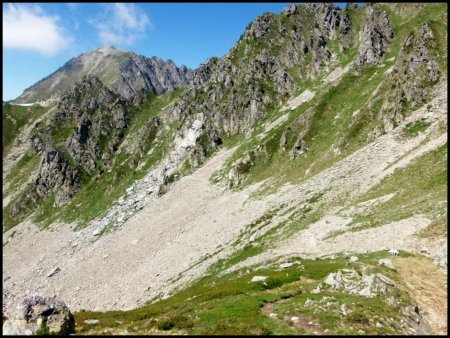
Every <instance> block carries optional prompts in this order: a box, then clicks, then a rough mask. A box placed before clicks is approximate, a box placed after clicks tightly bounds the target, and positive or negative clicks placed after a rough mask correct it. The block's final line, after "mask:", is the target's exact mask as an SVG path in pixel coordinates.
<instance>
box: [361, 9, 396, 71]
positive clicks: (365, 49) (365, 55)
mask: <svg viewBox="0 0 450 338" xmlns="http://www.w3.org/2000/svg"><path fill="white" fill-rule="evenodd" d="M393 37H394V33H393V31H392V27H391V23H390V21H389V17H388V16H387V14H386V12H385V11H381V10H379V9H377V8H374V7H372V6H368V7H367V14H366V23H365V25H364V29H363V31H362V34H361V45H360V47H359V55H358V56H357V57H356V59H355V67H356V69H360V68H361V67H362V66H363V65H368V64H376V63H378V61H380V59H381V57H382V56H383V55H384V54H385V53H386V52H387V51H388V50H389V44H390V42H391V40H392V38H393Z"/></svg>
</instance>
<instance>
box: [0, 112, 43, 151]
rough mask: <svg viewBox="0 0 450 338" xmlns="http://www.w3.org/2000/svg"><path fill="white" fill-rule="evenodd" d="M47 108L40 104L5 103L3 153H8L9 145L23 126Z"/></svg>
mask: <svg viewBox="0 0 450 338" xmlns="http://www.w3.org/2000/svg"><path fill="white" fill-rule="evenodd" d="M46 110H47V108H45V107H42V106H40V105H34V106H29V107H25V106H18V105H13V104H9V103H7V104H5V105H3V116H2V118H3V120H2V122H3V127H2V131H3V147H2V151H3V155H5V154H7V153H8V150H9V147H10V146H11V144H12V142H13V141H14V139H15V138H16V137H17V135H19V133H20V130H21V129H22V127H24V126H25V125H27V124H29V123H32V122H33V121H35V120H36V119H37V118H38V117H39V116H41V115H42V114H43V113H44V112H45V111H46Z"/></svg>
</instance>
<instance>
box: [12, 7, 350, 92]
mask: <svg viewBox="0 0 450 338" xmlns="http://www.w3.org/2000/svg"><path fill="white" fill-rule="evenodd" d="M288 5H289V3H206V4H203V3H196V4H195V3H194V4H192V3H191V4H186V3H147V4H141V3H136V4H131V3H125V4H121V3H103V4H96V3H87V4H81V3H72V4H70V3H57V4H52V3H45V4H37V3H35V4H13V3H11V4H8V3H3V100H4V101H7V100H11V99H14V98H16V97H17V96H19V95H20V94H21V93H22V92H23V90H24V89H25V88H27V87H29V86H30V85H32V84H34V83H36V82H37V81H39V80H41V79H42V78H44V77H45V76H47V75H50V74H51V73H52V72H54V71H55V70H56V69H58V68H59V67H61V66H62V65H63V64H64V63H65V62H67V61H68V60H69V59H70V58H72V57H76V56H78V55H80V54H82V53H84V52H87V51H91V50H94V49H97V48H99V47H101V46H103V45H114V46H115V47H118V48H122V49H126V50H133V51H135V52H136V53H138V54H142V55H145V56H148V57H151V56H158V57H160V58H162V59H165V60H166V59H169V58H170V59H172V60H173V61H174V62H175V63H176V64H177V65H181V64H185V65H186V66H188V67H190V68H196V67H197V66H198V65H199V64H200V63H202V62H203V61H205V60H206V59H207V58H209V57H211V56H219V57H220V56H222V55H224V54H225V53H227V52H228V51H229V49H230V48H231V47H232V46H233V45H234V43H235V42H236V41H237V40H238V39H239V37H240V35H241V34H242V33H243V31H244V29H245V27H246V26H247V25H248V24H249V23H250V22H251V21H252V20H254V19H255V18H256V17H257V16H258V15H261V14H262V13H264V12H273V13H279V12H281V10H282V9H283V8H284V7H286V6H288ZM343 5H344V4H340V6H343Z"/></svg>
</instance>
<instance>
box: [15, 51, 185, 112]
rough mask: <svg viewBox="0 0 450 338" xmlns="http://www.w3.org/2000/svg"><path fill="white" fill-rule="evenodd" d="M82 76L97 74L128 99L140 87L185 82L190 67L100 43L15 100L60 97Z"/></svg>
mask: <svg viewBox="0 0 450 338" xmlns="http://www.w3.org/2000/svg"><path fill="white" fill-rule="evenodd" d="M85 75H95V76H97V77H98V78H99V79H100V80H101V81H102V82H103V83H104V84H105V85H106V86H107V87H108V89H110V90H111V91H113V92H115V93H116V94H119V95H121V96H123V97H125V98H130V97H131V96H133V95H134V94H136V93H137V92H139V91H140V90H142V89H145V90H148V91H151V92H153V93H155V94H158V95H159V94H162V93H164V92H166V91H169V90H172V89H175V88H177V87H180V86H182V85H185V84H187V83H188V82H189V80H190V79H191V77H192V70H190V69H189V68H187V67H186V66H181V67H177V66H176V65H175V63H174V62H173V61H172V60H170V59H169V60H167V61H163V60H161V59H160V58H157V57H152V58H147V57H145V56H142V55H138V54H136V53H134V52H128V51H125V50H121V49H118V48H115V47H113V46H104V47H101V48H98V49H96V50H95V51H92V52H87V53H84V54H81V55H80V56H78V57H76V58H73V59H71V60H69V61H68V62H67V63H66V64H65V65H64V66H62V67H61V68H59V69H58V70H56V71H55V72H54V73H52V74H50V75H49V76H47V77H46V78H44V79H42V80H40V81H39V82H37V83H36V84H34V85H32V86H31V87H29V88H27V89H25V91H24V92H23V94H22V95H20V96H19V97H18V98H17V99H16V100H15V102H17V103H31V102H36V101H41V100H47V99H49V98H51V97H55V96H60V94H61V92H62V91H64V90H66V89H69V88H70V87H72V86H73V84H74V83H75V82H80V81H81V79H82V78H83V76H85Z"/></svg>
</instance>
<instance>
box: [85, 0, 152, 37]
mask: <svg viewBox="0 0 450 338" xmlns="http://www.w3.org/2000/svg"><path fill="white" fill-rule="evenodd" d="M106 6H107V7H106ZM105 8H107V10H106V12H105V13H103V16H102V17H101V18H100V19H97V20H95V21H93V22H91V23H92V24H93V25H94V26H95V27H96V28H97V31H98V36H99V38H100V40H101V41H102V43H104V44H112V45H132V44H133V43H134V42H135V41H136V40H137V39H139V38H141V37H143V36H144V35H145V30H146V28H147V27H150V26H151V23H150V20H149V18H148V16H147V15H146V14H145V13H143V12H142V11H140V10H139V9H138V8H137V7H136V5H134V4H131V3H126V4H125V3H115V4H105Z"/></svg>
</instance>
